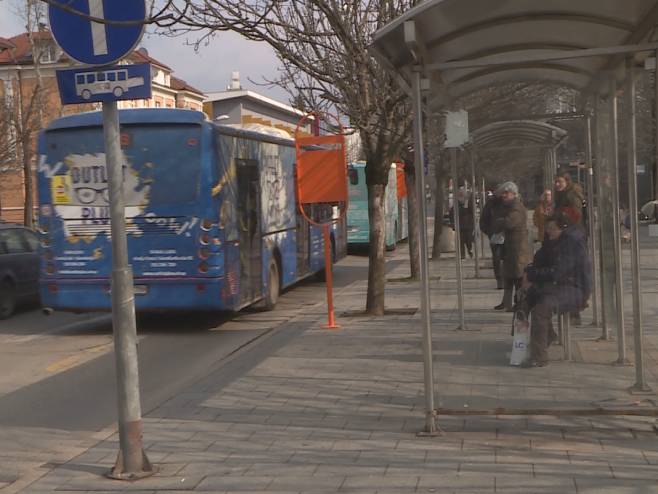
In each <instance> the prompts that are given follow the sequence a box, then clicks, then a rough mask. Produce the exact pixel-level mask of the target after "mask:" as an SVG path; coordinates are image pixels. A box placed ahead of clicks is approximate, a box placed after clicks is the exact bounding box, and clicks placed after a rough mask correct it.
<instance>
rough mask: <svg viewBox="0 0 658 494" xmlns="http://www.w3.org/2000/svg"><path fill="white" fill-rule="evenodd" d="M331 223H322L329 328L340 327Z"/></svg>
mask: <svg viewBox="0 0 658 494" xmlns="http://www.w3.org/2000/svg"><path fill="white" fill-rule="evenodd" d="M330 226H331V225H330V224H325V225H322V234H323V237H324V273H325V281H326V283H327V316H328V322H327V325H326V326H325V327H326V328H327V329H338V328H340V326H339V325H338V324H336V320H335V319H334V274H333V263H332V259H331V237H330V235H329V227H330Z"/></svg>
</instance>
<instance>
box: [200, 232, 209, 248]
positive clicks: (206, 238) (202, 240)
mask: <svg viewBox="0 0 658 494" xmlns="http://www.w3.org/2000/svg"><path fill="white" fill-rule="evenodd" d="M199 243H200V244H201V245H208V244H209V243H210V235H208V234H207V233H202V234H201V235H200V236H199Z"/></svg>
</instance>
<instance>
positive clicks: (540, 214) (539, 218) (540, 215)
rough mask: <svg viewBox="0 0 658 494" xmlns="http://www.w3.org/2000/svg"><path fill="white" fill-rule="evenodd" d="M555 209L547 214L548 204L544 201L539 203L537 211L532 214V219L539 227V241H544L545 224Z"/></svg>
mask: <svg viewBox="0 0 658 494" xmlns="http://www.w3.org/2000/svg"><path fill="white" fill-rule="evenodd" d="M552 213H553V209H551V210H550V212H549V213H548V214H547V212H546V206H544V204H543V203H541V202H540V203H539V204H537V207H536V208H535V212H534V213H533V215H532V221H533V223H534V224H535V226H536V227H537V240H538V241H539V242H543V241H544V226H545V225H546V220H547V219H548V218H550V217H551V216H552Z"/></svg>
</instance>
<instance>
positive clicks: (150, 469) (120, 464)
mask: <svg viewBox="0 0 658 494" xmlns="http://www.w3.org/2000/svg"><path fill="white" fill-rule="evenodd" d="M156 473H158V467H156V466H155V465H153V464H151V462H150V461H149V459H148V457H147V456H146V452H145V451H144V450H142V470H140V471H136V472H127V471H126V470H125V466H124V461H123V454H122V453H121V450H119V454H118V456H117V461H116V462H115V464H114V466H113V467H112V470H110V471H109V472H107V474H106V476H107V478H109V479H113V480H139V479H145V478H147V477H150V476H152V475H155V474H156Z"/></svg>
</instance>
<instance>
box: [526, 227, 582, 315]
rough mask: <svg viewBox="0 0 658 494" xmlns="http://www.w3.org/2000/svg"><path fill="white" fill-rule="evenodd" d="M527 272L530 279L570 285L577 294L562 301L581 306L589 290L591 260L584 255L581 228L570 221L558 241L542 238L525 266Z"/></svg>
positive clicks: (538, 281) (544, 282)
mask: <svg viewBox="0 0 658 494" xmlns="http://www.w3.org/2000/svg"><path fill="white" fill-rule="evenodd" d="M527 275H528V281H530V282H532V283H538V284H540V285H544V286H545V285H557V286H559V287H561V288H564V289H566V288H569V293H576V294H577V296H576V297H575V300H573V301H567V300H565V301H564V302H563V303H562V305H573V306H574V307H575V308H578V307H580V306H582V305H583V303H584V302H585V301H586V300H587V299H588V298H589V296H590V294H591V291H592V264H591V262H590V259H589V257H588V255H587V241H586V239H585V232H584V230H583V229H582V228H581V227H580V226H578V225H573V226H570V227H569V228H567V229H565V230H564V231H563V232H562V235H560V238H559V239H557V241H551V240H547V241H546V242H544V245H543V246H542V248H541V249H539V251H538V252H537V254H535V258H534V260H533V263H532V264H531V265H530V266H528V269H527ZM574 289H575V291H574Z"/></svg>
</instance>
